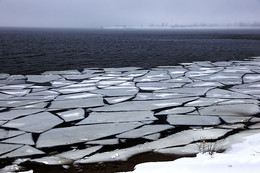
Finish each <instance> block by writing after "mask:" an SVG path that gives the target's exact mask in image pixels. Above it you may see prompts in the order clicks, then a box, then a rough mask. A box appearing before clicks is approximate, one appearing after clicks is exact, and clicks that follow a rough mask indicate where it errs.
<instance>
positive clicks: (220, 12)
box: [0, 0, 260, 28]
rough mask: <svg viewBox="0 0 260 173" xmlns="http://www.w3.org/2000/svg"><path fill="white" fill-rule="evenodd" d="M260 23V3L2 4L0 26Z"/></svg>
mask: <svg viewBox="0 0 260 173" xmlns="http://www.w3.org/2000/svg"><path fill="white" fill-rule="evenodd" d="M235 22H244V23H252V22H260V0H0V26H22V27H27V26H28V27H73V28H88V27H100V26H104V27H107V26H115V25H150V24H161V23H168V24H194V23H206V24H211V23H216V24H226V23H235Z"/></svg>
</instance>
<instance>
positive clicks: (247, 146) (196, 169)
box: [132, 134, 260, 173]
mask: <svg viewBox="0 0 260 173" xmlns="http://www.w3.org/2000/svg"><path fill="white" fill-rule="evenodd" d="M245 139H246V140H245V141H244V142H243V143H238V144H233V145H232V146H231V148H230V149H228V150H227V151H225V152H224V153H215V154H214V155H213V156H211V155H209V154H201V153H199V154H197V156H196V157H193V158H181V159H177V160H175V161H169V162H151V163H142V164H139V165H137V166H136V167H135V170H134V171H133V172H132V173H145V172H149V173H158V172H163V173H168V172H169V173H175V172H176V173H177V172H181V173H209V172H210V173H219V172H221V173H240V172H250V173H258V172H259V169H260V134H255V135H251V136H248V137H245Z"/></svg>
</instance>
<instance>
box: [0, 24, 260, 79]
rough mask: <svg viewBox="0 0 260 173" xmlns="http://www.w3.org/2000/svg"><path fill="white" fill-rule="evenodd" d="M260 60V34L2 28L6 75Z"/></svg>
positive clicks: (0, 49) (0, 53)
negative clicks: (251, 58) (204, 61)
mask: <svg viewBox="0 0 260 173" xmlns="http://www.w3.org/2000/svg"><path fill="white" fill-rule="evenodd" d="M252 56H260V29H243V30H242V29H236V30H231V29H229V30H205V29H204V30H157V31H156V30H82V29H78V30H76V29H74V30H72V29H28V28H27V29H26V28H23V29H21V28H20V29H19V28H0V73H1V72H5V73H11V74H37V73H41V72H43V71H46V70H66V69H79V70H80V69H83V68H85V67H123V66H124V67H125V66H140V67H154V66H159V65H176V64H177V63H180V62H191V61H199V60H210V61H222V60H243V59H245V58H250V57H252Z"/></svg>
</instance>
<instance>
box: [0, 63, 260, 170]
mask: <svg viewBox="0 0 260 173" xmlns="http://www.w3.org/2000/svg"><path fill="white" fill-rule="evenodd" d="M259 73H260V59H259V58H252V59H251V60H246V61H228V62H214V63H213V62H210V61H205V62H200V61H198V62H194V63H183V64H181V65H179V66H160V67H156V68H151V69H143V68H141V67H123V68H104V69H101V68H85V69H84V70H83V71H78V70H64V71H48V72H44V73H43V74H39V75H30V74H28V75H25V76H24V75H9V74H4V73H3V74H0V163H1V164H0V165H1V166H0V172H15V171H16V172H17V171H31V172H32V171H34V170H35V169H38V168H37V166H35V165H38V166H39V167H44V169H38V170H37V171H40V172H41V171H43V170H45V169H48V167H50V168H52V167H51V166H53V165H56V166H58V167H59V169H58V170H59V171H61V172H62V171H63V169H69V170H70V171H72V172H73V171H74V172H77V169H79V167H81V166H82V165H89V166H91V165H92V166H93V164H94V165H95V166H94V167H99V166H100V163H103V164H104V163H116V162H124V163H125V164H127V163H128V160H129V159H131V158H133V157H134V158H135V160H137V161H136V162H135V163H136V164H138V155H142V156H143V157H144V158H147V159H146V160H141V159H140V162H148V161H150V160H153V161H159V160H156V158H149V157H148V155H149V154H148V153H153V154H155V155H156V154H160V157H165V158H169V156H172V157H171V158H180V157H185V158H181V159H178V160H176V161H171V162H168V163H161V162H159V163H147V164H141V165H138V166H136V170H135V171H134V172H167V171H168V172H182V173H185V172H196V170H198V171H199V172H200V173H201V172H214V171H215V172H216V171H218V172H220V171H221V172H225V171H226V172H232V171H233V172H239V171H240V172H241V171H242V172H243V171H248V170H250V172H254V171H255V170H258V169H259V165H260V160H259V152H260V151H259V150H260V149H259V146H260V141H259V133H260V117H259V116H260V109H259V98H260V74H259ZM146 155H147V157H146ZM196 155H197V157H194V158H186V156H196ZM136 158H137V159H136ZM169 161H170V160H169ZM140 162H139V163H140ZM43 165H44V166H43ZM216 168H217V169H216ZM132 169H133V167H132ZM93 170H95V169H92V171H93ZM120 170H121V171H122V169H120ZM81 171H82V170H81ZM106 171H107V172H115V171H116V170H115V169H114V170H106ZM125 171H129V170H125ZM96 172H98V169H97V170H96ZM255 172H256V171H255Z"/></svg>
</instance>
